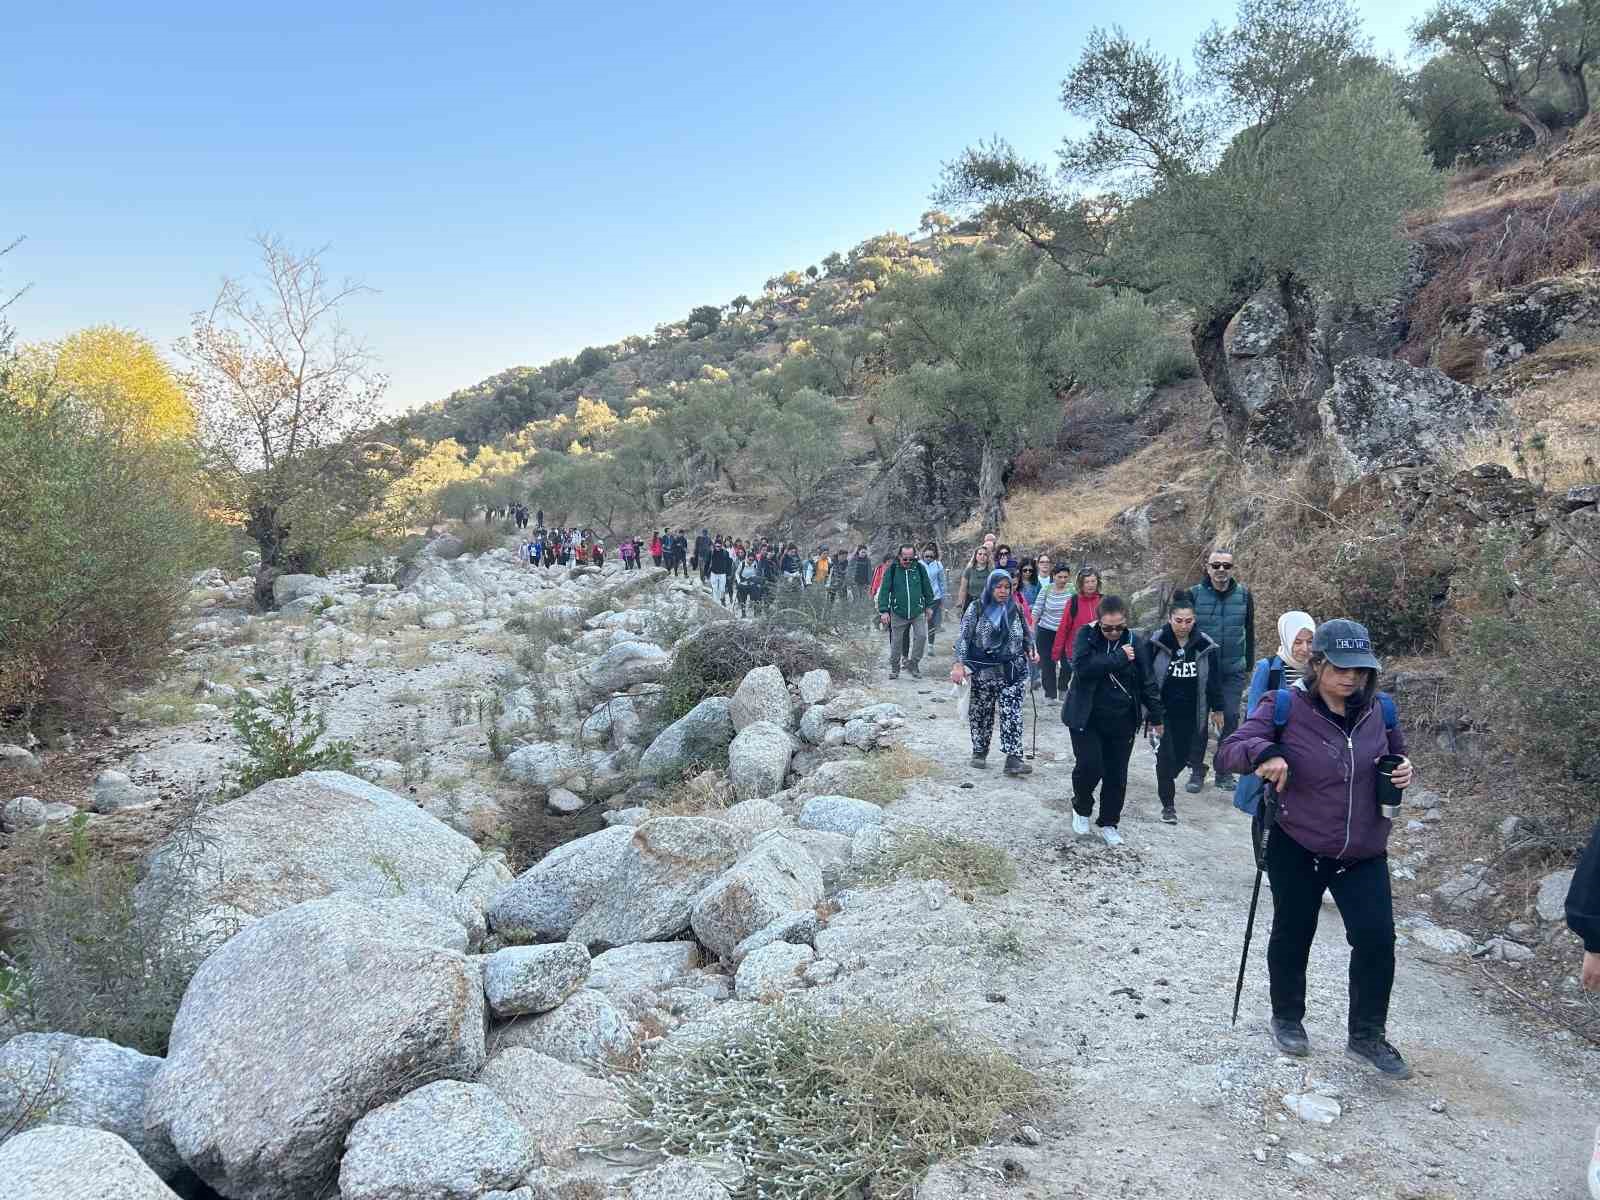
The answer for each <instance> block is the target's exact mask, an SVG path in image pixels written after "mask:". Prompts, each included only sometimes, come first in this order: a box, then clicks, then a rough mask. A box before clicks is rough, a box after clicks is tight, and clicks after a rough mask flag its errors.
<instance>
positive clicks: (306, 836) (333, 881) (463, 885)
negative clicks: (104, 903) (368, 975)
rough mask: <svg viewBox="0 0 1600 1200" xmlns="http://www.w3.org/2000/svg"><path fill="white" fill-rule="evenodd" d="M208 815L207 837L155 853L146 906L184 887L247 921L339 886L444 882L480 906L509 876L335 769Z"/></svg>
mask: <svg viewBox="0 0 1600 1200" xmlns="http://www.w3.org/2000/svg"><path fill="white" fill-rule="evenodd" d="M202 820H203V830H202V832H203V835H204V836H202V837H199V838H195V837H185V836H181V835H178V836H174V837H172V838H169V839H168V840H167V841H165V842H163V843H162V844H161V845H160V846H158V847H157V848H156V850H155V852H154V853H153V854H152V855H151V857H150V862H149V866H148V870H147V871H146V875H145V878H144V879H143V880H142V881H141V882H140V884H139V887H138V889H137V891H136V892H135V900H136V902H137V903H139V904H140V905H141V906H147V905H157V906H159V905H161V904H162V902H163V897H164V895H165V894H167V892H168V889H170V888H173V887H181V888H183V889H186V890H188V891H189V892H190V893H191V894H198V895H199V896H200V899H201V902H202V903H205V904H208V905H209V906H210V914H211V916H212V917H213V918H215V919H216V920H217V921H219V922H222V921H226V922H229V923H230V924H231V923H232V922H241V923H248V922H250V921H253V920H256V919H258V918H260V917H264V916H266V915H268V914H269V913H274V912H278V911H279V910H281V909H285V908H288V907H289V906H291V905H294V904H299V903H300V902H302V901H304V900H313V899H317V898H320V897H324V896H328V895H330V894H332V893H333V892H337V891H342V890H356V891H369V892H374V893H380V892H384V891H387V892H388V893H389V894H391V895H392V894H394V892H395V891H396V890H399V891H402V892H404V891H406V890H409V889H414V888H422V887H427V886H440V887H444V888H447V889H449V890H450V891H451V892H454V893H457V894H459V895H460V896H461V897H463V898H464V899H465V900H467V901H469V902H470V903H472V904H474V905H475V906H476V907H479V908H482V907H484V906H485V905H486V904H487V903H488V901H489V899H490V898H491V897H492V896H493V895H494V894H495V893H496V892H497V891H499V890H500V888H502V887H504V886H505V884H506V883H508V882H509V881H510V879H511V873H510V871H508V870H507V869H506V866H505V864H504V863H503V862H502V861H501V860H500V859H498V858H491V857H487V856H485V855H484V853H483V851H481V850H480V849H478V847H477V846H476V845H474V844H473V842H472V841H471V839H469V838H467V837H464V836H462V835H461V834H459V833H457V832H456V831H455V830H454V829H451V828H450V826H448V825H446V824H445V823H444V822H443V821H440V820H437V819H436V818H434V817H431V816H429V815H428V814H427V813H426V812H423V811H422V810H421V809H420V808H418V807H417V806H416V804H415V803H413V802H412V801H410V800H407V799H403V798H401V797H400V796H397V795H395V794H394V793H393V792H388V791H385V790H384V789H383V788H380V787H378V786H376V785H375V784H371V783H368V782H367V781H366V780H364V779H357V778H356V777H355V776H354V775H346V774H344V773H342V772H339V771H309V772H307V773H306V774H304V775H296V776H294V777H293V778H291V779H277V780H273V781H272V782H271V783H265V784H262V785H261V786H260V787H258V788H256V789H255V790H254V791H252V792H249V793H247V794H246V795H243V796H240V797H239V798H238V799H236V800H229V801H228V802H227V803H225V804H220V805H218V806H217V807H216V808H213V809H211V810H209V811H208V812H207V813H206V814H205V816H204V817H203V819H202Z"/></svg>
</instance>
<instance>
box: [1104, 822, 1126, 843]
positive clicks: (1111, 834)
mask: <svg viewBox="0 0 1600 1200" xmlns="http://www.w3.org/2000/svg"><path fill="white" fill-rule="evenodd" d="M1100 838H1101V840H1102V841H1104V842H1105V844H1106V845H1108V846H1120V845H1122V835H1121V834H1120V833H1118V832H1117V827H1116V826H1115V825H1102V826H1100Z"/></svg>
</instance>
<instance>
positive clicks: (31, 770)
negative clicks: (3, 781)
mask: <svg viewBox="0 0 1600 1200" xmlns="http://www.w3.org/2000/svg"><path fill="white" fill-rule="evenodd" d="M37 774H39V760H38V759H36V758H35V757H34V756H33V755H32V753H30V752H29V751H28V750H27V749H25V748H24V747H22V746H17V745H14V744H12V743H10V742H0V778H5V777H6V776H8V775H9V776H11V777H13V778H14V777H16V776H19V775H37Z"/></svg>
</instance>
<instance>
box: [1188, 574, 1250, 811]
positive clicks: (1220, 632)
mask: <svg viewBox="0 0 1600 1200" xmlns="http://www.w3.org/2000/svg"><path fill="white" fill-rule="evenodd" d="M1194 615H1195V625H1196V627H1197V628H1198V629H1199V630H1200V632H1201V633H1203V634H1205V635H1206V636H1207V637H1209V638H1210V639H1211V640H1212V641H1214V642H1216V643H1217V646H1218V647H1219V649H1218V651H1217V665H1218V667H1219V669H1220V672H1221V675H1222V737H1221V738H1218V739H1217V745H1218V747H1219V748H1220V746H1221V744H1222V738H1226V737H1228V736H1229V735H1231V734H1232V733H1233V731H1234V730H1235V729H1237V728H1239V701H1240V698H1241V697H1243V695H1244V685H1245V676H1246V674H1247V673H1248V672H1249V670H1250V665H1251V664H1252V663H1253V662H1255V660H1256V601H1255V597H1254V596H1252V595H1251V594H1250V589H1249V588H1247V587H1245V586H1244V584H1242V583H1240V582H1239V580H1238V578H1237V576H1236V575H1235V573H1234V561H1233V551H1231V550H1225V549H1222V548H1220V547H1218V548H1215V549H1213V550H1212V551H1211V553H1210V554H1208V555H1207V556H1206V577H1205V578H1204V579H1203V580H1201V581H1200V586H1199V587H1197V588H1195V589H1194ZM1213 766H1215V768H1216V784H1217V787H1218V788H1219V789H1220V790H1222V791H1225V792H1228V791H1232V790H1233V786H1234V784H1235V783H1236V782H1238V781H1237V780H1236V779H1235V778H1234V777H1233V775H1231V774H1230V773H1229V772H1227V771H1224V770H1223V769H1222V768H1221V767H1220V766H1216V763H1215V759H1214V758H1213Z"/></svg>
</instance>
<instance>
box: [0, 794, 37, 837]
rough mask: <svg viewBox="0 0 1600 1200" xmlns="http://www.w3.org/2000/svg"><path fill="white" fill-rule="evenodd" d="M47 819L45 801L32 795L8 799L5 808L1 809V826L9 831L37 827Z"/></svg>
mask: <svg viewBox="0 0 1600 1200" xmlns="http://www.w3.org/2000/svg"><path fill="white" fill-rule="evenodd" d="M45 821H46V816H45V806H44V802H43V801H41V800H36V799H35V798H34V797H32V796H18V797H16V798H15V799H13V800H8V801H6V806H5V808H4V809H3V810H0V828H4V829H5V831H6V832H7V833H16V832H18V831H19V830H22V829H37V828H38V827H39V826H41V825H43V824H44V823H45Z"/></svg>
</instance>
